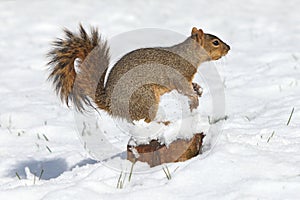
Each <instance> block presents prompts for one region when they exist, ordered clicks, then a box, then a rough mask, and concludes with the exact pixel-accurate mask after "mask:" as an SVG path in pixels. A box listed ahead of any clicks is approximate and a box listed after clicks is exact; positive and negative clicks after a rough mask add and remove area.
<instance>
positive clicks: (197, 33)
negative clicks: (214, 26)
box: [191, 27, 204, 46]
mask: <svg viewBox="0 0 300 200" xmlns="http://www.w3.org/2000/svg"><path fill="white" fill-rule="evenodd" d="M191 37H192V38H193V39H195V40H196V42H198V43H199V44H200V45H201V46H202V45H203V42H204V33H203V30H202V29H199V30H198V29H197V28H196V27H193V29H192V36H191Z"/></svg>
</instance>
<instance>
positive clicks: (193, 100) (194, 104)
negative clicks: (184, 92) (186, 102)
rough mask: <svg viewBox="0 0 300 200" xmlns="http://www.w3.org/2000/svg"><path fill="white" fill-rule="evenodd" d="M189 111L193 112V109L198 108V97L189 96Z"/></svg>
mask: <svg viewBox="0 0 300 200" xmlns="http://www.w3.org/2000/svg"><path fill="white" fill-rule="evenodd" d="M189 98H190V109H191V111H193V110H194V109H196V108H198V106H199V99H198V95H193V96H190V97H189Z"/></svg>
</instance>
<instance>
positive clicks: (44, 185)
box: [0, 0, 300, 200]
mask: <svg viewBox="0 0 300 200" xmlns="http://www.w3.org/2000/svg"><path fill="white" fill-rule="evenodd" d="M299 8H300V4H299V2H298V1H297V0H291V1H283V0H275V1H271V0H265V1H259V0H249V1H247V2H245V1H238V0H227V1H217V0H212V1H196V0H190V1H180V0H175V1H172V2H169V1H158V0H157V1H151V2H147V1H137V0H136V1H130V2H127V1H83V0H78V1H70V0H66V1H57V2H54V1H43V2H41V1H32V2H30V4H29V3H28V2H26V1H19V2H16V1H2V2H1V3H0V19H1V27H0V37H1V40H0V47H1V48H0V58H1V64H0V68H1V73H0V95H1V99H0V105H1V109H0V158H1V162H0V199H20V198H22V199H24V200H25V199H30V200H32V199H33V200H34V199H47V200H49V199H73V200H74V199H83V198H87V199H122V200H124V199H141V198H143V199H172V198H173V199H191V198H195V199H299V197H300V135H299V134H300V133H299V128H300V125H299V121H300V113H299V108H300V101H299V100H300V85H299V79H300V66H299V60H300V52H299V48H300V46H299V42H298V41H299V39H300V38H299V37H300V34H299V33H300V23H299V22H300V15H299V12H298V10H299ZM78 22H82V23H83V24H84V25H85V26H88V25H89V24H91V25H94V26H97V27H99V28H100V30H101V32H102V33H103V35H104V36H105V37H106V38H108V39H110V38H113V36H116V35H118V34H121V33H124V32H127V31H131V30H134V29H139V28H149V27H154V28H159V29H167V30H172V31H175V32H177V33H180V34H183V35H188V34H189V33H190V29H191V27H193V26H197V27H199V28H202V29H203V30H204V31H205V32H208V33H212V34H215V35H217V36H219V37H220V38H221V39H223V40H224V41H225V42H226V43H228V44H229V45H230V46H231V50H230V52H229V54H228V55H227V56H226V58H225V59H222V60H221V61H217V62H215V63H214V64H215V66H216V67H217V69H218V72H219V74H220V76H221V78H222V80H223V82H224V87H225V96H226V107H225V108H226V111H225V114H226V115H227V116H228V119H227V120H226V121H220V122H219V123H217V124H215V125H212V126H210V130H211V131H210V133H213V134H212V135H208V136H207V137H206V139H205V149H204V152H203V154H202V155H199V156H197V157H195V158H193V159H191V160H189V161H186V162H184V163H174V164H169V165H168V168H169V170H170V172H171V176H172V179H171V180H168V179H167V178H166V175H165V174H164V172H163V170H162V167H163V166H157V167H155V168H151V169H150V168H149V167H148V166H147V165H146V164H143V163H136V164H135V165H134V170H133V171H134V173H133V175H132V178H131V181H130V182H128V177H129V174H128V173H129V171H130V167H131V163H130V162H128V161H124V160H122V158H123V157H122V156H123V154H122V153H123V152H124V150H125V148H126V146H124V148H122V147H121V146H120V143H122V142H120V141H125V139H124V138H127V137H128V135H124V134H121V135H119V136H118V137H115V136H112V135H109V134H107V139H108V140H109V141H113V142H112V144H111V146H108V147H107V148H106V146H104V147H103V148H101V147H98V148H99V149H109V148H111V151H109V150H108V151H107V152H108V154H109V153H111V152H118V153H119V154H118V155H117V156H115V157H114V158H112V159H108V160H105V161H102V162H97V161H96V160H95V159H94V158H93V157H92V156H94V157H95V155H93V153H92V155H90V154H89V153H88V151H86V149H85V146H84V144H83V142H82V141H81V138H80V137H79V136H78V134H80V133H81V132H80V129H79V131H77V129H78V128H80V127H78V126H77V125H76V122H78V121H77V120H78V119H77V118H76V117H77V116H75V118H74V113H73V112H72V111H71V110H70V109H68V108H67V107H66V106H64V105H62V104H61V103H60V102H59V100H58V98H57V97H56V96H55V94H54V92H53V89H52V88H51V85H50V83H49V82H47V81H46V79H47V74H48V72H47V70H46V66H45V64H46V62H47V59H46V57H45V54H46V52H47V51H48V50H49V47H50V41H52V40H53V39H54V38H55V37H57V36H62V31H61V28H62V27H68V28H69V29H71V30H75V29H76V27H77V25H78ZM154 41H155V40H154ZM180 41H181V40H178V42H180ZM132 42H134V40H132ZM134 45H137V46H138V45H142V44H140V43H138V42H137V43H136V44H134ZM117 55H120V53H119V52H118V53H116V56H117ZM208 66H209V64H206V65H203V66H202V67H203V69H204V68H205V67H208ZM200 71H201V69H200ZM196 79H197V80H201V72H200V75H199V76H198V77H196ZM202 86H203V88H204V94H203V98H202V100H203V104H205V105H207V104H208V102H209V97H208V94H209V93H208V92H207V90H206V87H205V86H204V85H202ZM293 108H295V112H294V114H293V116H292V118H291V121H290V124H289V125H288V126H287V125H286V124H287V121H288V119H289V117H290V113H291V111H292V109H293ZM200 113H201V114H204V115H205V114H208V113H205V112H204V111H203V112H200ZM101 117H102V118H103V120H105V119H107V121H106V123H107V124H106V125H109V124H110V125H111V126H114V125H113V124H112V123H111V122H114V120H113V119H108V117H107V116H105V114H102V115H101ZM203 119H205V118H203ZM201 122H202V121H201ZM203 123H205V122H203ZM100 124H101V123H100V122H99V127H100V128H101V126H100ZM220 130H221V131H220ZM273 132H274V133H273ZM272 133H273V134H272ZM44 135H45V136H44ZM96 136H97V135H96ZM46 138H47V139H46ZM104 144H107V143H104ZM95 148H96V149H97V147H95ZM99 154H101V153H99ZM108 154H105V156H107V155H108ZM100 156H101V155H100ZM96 157H97V155H96ZM42 170H43V171H44V172H43V173H42V175H41V172H42ZM121 170H122V171H123V175H124V174H126V172H127V174H126V177H125V179H124V187H123V189H117V188H116V186H117V183H118V179H119V176H120V174H121ZM16 173H17V174H18V175H19V176H20V178H21V180H19V179H18V177H17V176H16ZM34 174H35V175H34ZM40 175H41V179H40V180H39V176H40ZM35 176H36V178H34V177H35ZM123 178H124V176H123V177H122V179H123Z"/></svg>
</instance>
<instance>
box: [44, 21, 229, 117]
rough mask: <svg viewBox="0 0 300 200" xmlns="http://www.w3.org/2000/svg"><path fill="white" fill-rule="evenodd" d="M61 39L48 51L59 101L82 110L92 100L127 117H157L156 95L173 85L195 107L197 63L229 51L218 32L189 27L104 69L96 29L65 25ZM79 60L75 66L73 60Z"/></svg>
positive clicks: (105, 57)
mask: <svg viewBox="0 0 300 200" xmlns="http://www.w3.org/2000/svg"><path fill="white" fill-rule="evenodd" d="M64 32H65V35H66V36H65V38H64V39H57V40H55V41H54V42H53V49H52V50H51V51H50V52H49V53H48V57H49V58H50V62H49V63H48V65H49V66H50V72H51V73H50V75H49V79H50V80H52V81H53V84H54V86H55V90H56V92H57V94H58V95H59V96H60V98H61V100H62V101H64V102H65V103H66V104H67V105H69V101H72V102H73V104H74V105H75V107H76V109H77V110H78V111H81V112H82V111H84V110H85V108H84V106H85V105H90V106H92V104H91V100H92V101H93V102H94V103H95V104H96V105H97V107H98V108H100V109H103V110H105V111H107V112H108V113H109V114H110V115H111V116H114V117H120V118H122V119H126V120H128V121H133V120H140V119H144V120H145V122H151V121H153V119H154V118H155V116H156V112H157V110H158V104H159V101H160V96H161V95H163V94H165V93H167V92H170V91H171V90H177V91H178V92H179V93H181V94H183V95H185V96H187V97H188V98H189V99H190V108H191V109H194V108H196V107H197V106H198V95H199V92H197V91H195V90H198V89H199V87H200V86H199V85H197V84H196V83H193V82H192V80H193V77H194V75H195V73H196V72H197V68H198V66H199V65H200V64H201V63H203V62H205V61H209V60H217V59H219V58H221V57H222V56H224V55H226V54H227V52H228V51H229V50H230V47H229V45H227V44H226V43H224V42H223V41H222V40H220V39H219V38H218V37H216V36H214V35H211V34H207V33H204V32H203V31H202V30H201V29H197V28H195V27H194V28H193V29H192V31H191V35H190V36H189V37H188V38H187V39H186V40H184V41H183V42H182V43H179V44H177V45H174V46H171V47H156V48H141V49H137V50H134V51H132V52H129V53H127V54H126V55H124V56H123V57H122V58H121V59H120V60H119V61H117V62H116V64H115V65H114V66H113V68H112V70H111V71H110V73H109V74H108V78H107V81H106V84H105V83H104V82H105V75H106V72H107V69H108V66H109V63H110V53H109V47H108V44H107V41H105V40H102V39H101V36H100V34H99V32H98V30H97V29H96V28H91V33H90V35H89V34H87V32H86V31H85V30H84V28H83V27H82V25H80V26H79V34H75V33H72V32H71V31H70V30H68V29H65V30H64ZM76 60H78V61H79V62H78V63H79V64H78V70H76V67H75V65H74V63H75V61H76Z"/></svg>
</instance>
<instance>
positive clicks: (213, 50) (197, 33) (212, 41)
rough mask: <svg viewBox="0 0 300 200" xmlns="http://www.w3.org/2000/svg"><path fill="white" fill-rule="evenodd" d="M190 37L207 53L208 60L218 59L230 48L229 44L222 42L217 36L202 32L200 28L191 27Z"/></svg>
mask: <svg viewBox="0 0 300 200" xmlns="http://www.w3.org/2000/svg"><path fill="white" fill-rule="evenodd" d="M191 38H192V39H194V40H195V41H196V42H197V45H200V47H201V48H203V49H204V50H205V51H206V53H207V54H208V57H209V58H208V60H218V59H219V58H221V57H222V56H225V55H226V54H227V53H228V51H229V50H230V46H229V45H227V44H226V43H225V42H223V41H222V40H221V39H219V38H218V37H216V36H214V35H211V34H208V33H204V32H203V31H202V29H197V28H196V27H194V28H193V29H192V34H191Z"/></svg>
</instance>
